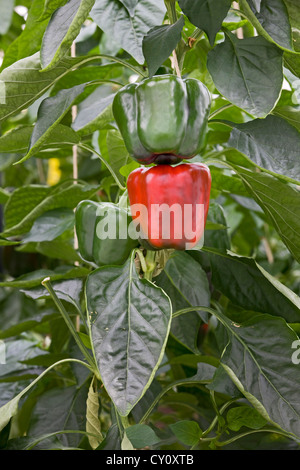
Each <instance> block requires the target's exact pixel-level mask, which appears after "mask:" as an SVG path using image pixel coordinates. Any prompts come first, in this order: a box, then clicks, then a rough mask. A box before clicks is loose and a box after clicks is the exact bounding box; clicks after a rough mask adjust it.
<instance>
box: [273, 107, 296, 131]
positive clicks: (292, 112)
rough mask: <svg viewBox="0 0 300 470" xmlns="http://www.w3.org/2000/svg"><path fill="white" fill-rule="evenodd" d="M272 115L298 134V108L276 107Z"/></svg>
mask: <svg viewBox="0 0 300 470" xmlns="http://www.w3.org/2000/svg"><path fill="white" fill-rule="evenodd" d="M273 114H275V115H276V116H279V117H280V118H282V119H285V120H286V121H287V122H288V123H290V124H291V125H292V126H294V127H295V128H296V129H297V130H298V132H300V106H299V105H298V106H276V108H275V109H274V110H273Z"/></svg>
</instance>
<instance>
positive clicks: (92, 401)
mask: <svg viewBox="0 0 300 470" xmlns="http://www.w3.org/2000/svg"><path fill="white" fill-rule="evenodd" d="M99 408H100V407H99V396H98V391H97V390H94V380H92V382H91V384H90V387H89V392H88V397H87V401H86V431H87V432H88V433H90V434H93V435H88V440H89V443H90V446H91V448H92V449H96V448H97V447H98V446H99V444H100V443H101V442H102V440H103V436H102V434H101V427H100V417H99Z"/></svg>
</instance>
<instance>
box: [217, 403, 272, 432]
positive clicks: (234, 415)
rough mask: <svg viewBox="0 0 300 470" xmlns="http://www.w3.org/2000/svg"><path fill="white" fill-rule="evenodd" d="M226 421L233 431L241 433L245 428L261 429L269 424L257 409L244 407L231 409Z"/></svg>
mask: <svg viewBox="0 0 300 470" xmlns="http://www.w3.org/2000/svg"><path fill="white" fill-rule="evenodd" d="M226 420H227V423H228V427H229V429H231V430H232V431H239V430H240V429H241V427H243V426H246V427H247V428H250V429H260V428H262V427H264V426H265V425H266V424H267V421H266V419H265V418H263V417H262V416H261V414H260V413H258V411H257V410H256V409H255V408H250V406H244V405H242V406H236V407H234V408H231V409H230V410H229V411H228V412H227V414H226Z"/></svg>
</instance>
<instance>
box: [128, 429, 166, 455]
mask: <svg viewBox="0 0 300 470" xmlns="http://www.w3.org/2000/svg"><path fill="white" fill-rule="evenodd" d="M125 432H126V436H127V437H128V439H129V441H130V442H131V444H132V445H133V447H134V448H135V449H142V448H143V447H148V446H153V445H155V444H158V442H159V441H160V438H159V437H158V436H157V435H156V434H155V432H154V431H153V429H152V428H150V426H147V425H146V424H134V425H132V426H129V427H128V428H126V430H125Z"/></svg>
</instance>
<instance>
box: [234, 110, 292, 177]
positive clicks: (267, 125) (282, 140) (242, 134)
mask: <svg viewBox="0 0 300 470" xmlns="http://www.w3.org/2000/svg"><path fill="white" fill-rule="evenodd" d="M233 126H234V129H233V130H232V132H231V134H230V138H229V141H228V145H229V146H230V147H234V148H236V149H237V150H239V151H240V152H241V153H243V154H245V155H246V156H247V157H249V158H250V159H251V160H252V161H253V162H254V163H255V164H256V165H258V166H259V167H261V168H264V169H266V170H270V171H272V172H274V173H279V174H281V175H285V176H287V177H290V178H294V179H296V180H297V179H298V180H300V159H299V148H300V134H299V132H298V131H297V130H296V129H295V128H294V127H293V126H291V124H289V123H288V122H286V121H285V120H284V119H281V118H280V117H278V116H267V117H266V118H265V119H254V120H253V121H249V122H246V123H244V124H233ZM229 160H230V155H229Z"/></svg>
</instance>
